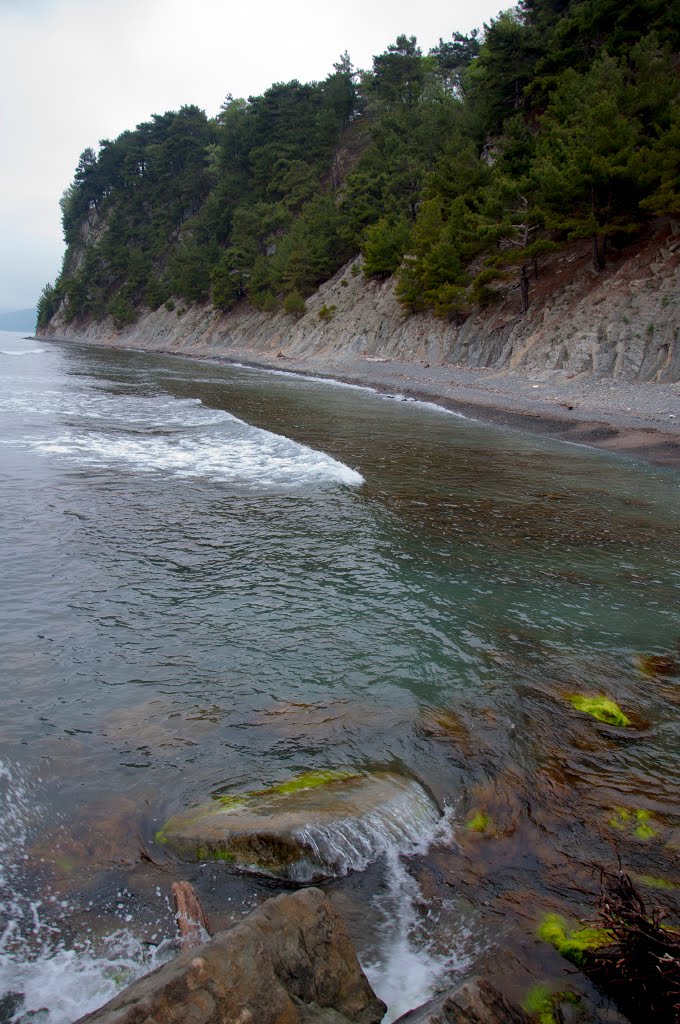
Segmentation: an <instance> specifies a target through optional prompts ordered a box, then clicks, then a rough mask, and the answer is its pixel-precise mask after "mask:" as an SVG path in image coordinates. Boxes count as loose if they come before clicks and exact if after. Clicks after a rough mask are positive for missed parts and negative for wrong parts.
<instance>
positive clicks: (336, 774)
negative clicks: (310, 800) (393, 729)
mask: <svg viewBox="0 0 680 1024" xmlns="http://www.w3.org/2000/svg"><path fill="white" fill-rule="evenodd" d="M357 777H358V776H357V773H356V772H347V771H337V770H333V769H321V770H319V771H316V772H305V774H304V775H296V776H295V778H294V779H289V780H288V782H281V783H279V785H278V786H271V787H270V788H269V789H264V790H262V792H261V793H257V794H254V795H256V796H262V795H263V794H265V793H278V794H280V795H281V796H286V795H287V794H288V793H298V792H299V791H300V790H303V789H318V788H319V786H327V785H328V783H329V782H344V781H345V780H346V779H356V778H357Z"/></svg>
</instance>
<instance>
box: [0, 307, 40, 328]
mask: <svg viewBox="0 0 680 1024" xmlns="http://www.w3.org/2000/svg"><path fill="white" fill-rule="evenodd" d="M36 319H37V313H36V311H35V309H16V310H14V312H12V313H0V331H31V332H32V331H34V330H35V321H36Z"/></svg>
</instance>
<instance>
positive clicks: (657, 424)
mask: <svg viewBox="0 0 680 1024" xmlns="http://www.w3.org/2000/svg"><path fill="white" fill-rule="evenodd" d="M168 354H170V353H168ZM208 358H211V359H212V361H215V362H218V363H222V364H224V365H229V364H234V363H240V364H241V365H243V366H249V367H251V368H253V369H259V370H265V371H267V370H269V371H271V370H278V371H284V372H286V373H291V374H295V375H299V376H314V377H319V378H321V379H327V380H336V381H339V382H340V383H345V384H354V385H357V386H359V387H367V388H373V389H374V390H376V391H380V392H383V393H387V392H389V393H390V394H403V395H404V396H406V397H407V398H411V399H414V400H416V401H424V402H432V403H434V404H435V405H440V406H442V407H443V408H445V409H448V410H450V411H451V412H457V413H461V414H463V415H465V416H467V417H470V418H473V419H477V420H480V421H481V422H485V423H490V424H493V425H495V426H499V427H507V428H510V429H512V430H522V431H526V432H528V433H533V434H539V435H542V436H544V437H549V438H552V439H554V440H558V441H565V442H568V443H571V444H578V445H584V446H586V447H589V448H597V449H601V450H603V451H607V452H610V453H613V454H618V455H622V456H628V457H631V458H635V459H640V460H642V461H645V462H649V463H651V464H652V465H656V466H663V467H666V468H671V469H680V385H678V384H665V385H658V384H637V383H628V382H626V383H622V384H613V383H611V381H609V380H604V381H592V380H589V381H584V380H577V379H569V378H567V377H566V376H565V375H564V374H560V373H558V372H552V371H544V372H543V373H541V374H538V375H536V374H535V375H532V376H531V377H527V376H524V375H521V374H518V373H516V372H509V371H498V370H494V369H484V370H470V369H467V368H466V369H462V368H460V367H457V366H453V365H450V364H444V365H443V366H437V367H432V366H427V364H423V363H402V362H396V361H392V360H371V359H366V358H362V359H356V360H353V361H352V362H351V363H350V362H348V361H343V362H338V363H337V364H335V366H334V367H333V366H329V364H328V362H327V361H326V360H312V359H310V360H305V361H304V362H302V361H300V360H297V359H289V358H288V357H285V356H283V357H274V359H271V360H264V359H263V358H262V354H261V353H252V352H251V353H243V354H242V355H241V354H240V355H237V354H236V353H233V354H232V353H230V354H229V355H215V356H212V357H208ZM475 377H477V378H478V381H479V382H478V381H476V380H475ZM538 377H541V378H543V379H542V380H541V382H540V383H538V384H537V383H536V379H537V378H538ZM447 378H448V379H447ZM480 378H481V379H480ZM482 381H483V382H484V383H482ZM488 385H491V386H488ZM652 389H659V390H657V391H656V392H654V391H653V390H652ZM534 390H536V391H537V392H538V394H536V395H533V394H531V392H533V391H534ZM555 391H559V395H555V394H552V392H555ZM605 391H606V392H607V394H606V395H604V394H603V392H605ZM547 392H551V394H550V395H548V394H547ZM650 393H651V395H652V396H653V401H652V402H651V403H646V408H645V409H644V410H643V409H642V408H641V404H642V400H643V399H644V398H648V396H649V395H650ZM629 402H630V403H632V404H625V403H629ZM650 404H651V406H652V408H651V409H650V408H649V405H650ZM605 405H606V407H604V406H605ZM636 405H637V407H636ZM666 410H668V411H666ZM664 427H665V429H663V428H664Z"/></svg>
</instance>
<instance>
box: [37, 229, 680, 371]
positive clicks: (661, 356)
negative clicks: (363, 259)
mask: <svg viewBox="0 0 680 1024" xmlns="http://www.w3.org/2000/svg"><path fill="white" fill-rule="evenodd" d="M590 255H591V253H590V245H589V243H587V242H580V243H573V244H572V245H571V246H570V247H569V248H567V249H563V250H562V251H560V252H558V253H555V254H553V255H551V256H547V257H543V258H542V259H541V261H540V263H539V265H538V266H537V268H536V271H535V272H534V271H532V272H531V275H530V292H529V300H530V306H529V310H528V312H527V313H525V314H523V313H521V301H520V296H519V289H518V288H516V287H512V283H511V284H510V287H509V288H508V291H507V292H506V295H505V297H504V298H503V299H502V300H501V301H499V302H498V303H497V304H495V305H493V306H490V307H487V308H485V309H478V310H476V311H475V312H473V314H472V315H471V316H469V317H468V318H467V319H466V320H465V321H464V322H463V323H462V324H460V325H457V324H455V323H453V322H451V321H448V320H438V319H436V318H434V317H433V316H431V315H429V314H417V315H413V316H407V315H405V314H404V312H403V310H402V309H401V307H400V306H399V304H398V303H397V301H396V299H395V296H394V287H393V283H392V281H391V280H388V281H386V282H384V283H376V282H373V281H369V282H367V281H365V280H364V278H363V276H362V274H361V273H360V272H359V267H360V261H359V260H355V261H354V262H352V263H350V264H348V265H347V266H346V267H344V268H343V269H342V270H341V271H340V272H339V273H338V274H336V275H335V277H334V278H332V279H331V280H330V281H328V282H326V283H325V284H324V285H322V286H321V287H320V288H319V290H318V291H317V292H316V293H315V294H314V295H313V296H312V297H311V298H310V299H308V300H307V303H306V311H305V313H304V315H303V316H301V317H300V318H299V319H294V318H293V317H291V316H288V315H286V314H284V313H276V314H268V313H264V312H261V311H258V310H254V309H252V308H251V307H249V306H248V305H246V304H245V303H243V304H241V305H239V306H237V307H236V308H235V309H233V310H231V311H230V312H229V313H227V314H220V313H218V312H217V311H216V310H214V309H212V308H211V307H209V306H205V305H196V306H191V307H189V308H185V307H182V306H178V307H176V308H173V309H168V308H166V307H161V308H160V309H158V310H156V311H155V312H147V313H145V314H143V315H142V316H141V317H140V318H139V320H138V321H137V322H136V323H135V324H133V325H131V326H129V327H125V328H123V329H117V328H116V327H115V325H114V324H113V322H112V321H110V320H106V321H102V322H73V323H71V324H67V323H65V322H64V319H63V316H62V315H61V311H58V312H57V313H56V315H55V316H54V317H53V318H52V320H51V322H50V324H49V326H48V327H47V328H46V329H44V330H43V331H42V332H41V333H42V335H43V336H46V337H58V338H80V339H83V340H91V341H97V342H103V343H107V342H108V343H111V344H116V345H124V346H130V347H135V348H140V349H147V350H152V351H164V352H175V353H178V354H186V355H192V356H215V355H226V356H229V355H232V356H234V357H237V356H239V355H241V356H242V355H244V354H245V353H248V354H251V355H252V356H253V357H257V355H258V354H261V355H262V356H263V357H268V358H271V357H272V356H275V355H277V354H278V353H282V354H283V355H285V356H288V357H290V358H294V359H295V360H296V361H298V362H299V361H301V360H304V359H306V358H311V357H314V358H315V359H316V360H317V361H318V360H322V361H323V362H324V363H327V364H328V367H329V369H332V367H333V366H334V365H340V364H341V363H342V362H343V360H345V359H346V358H347V357H348V356H357V355H360V354H362V353H363V354H367V355H369V356H374V357H377V358H387V359H405V360H418V359H420V360H428V361H432V362H445V363H451V364H456V365H458V366H466V367H497V368H507V369H512V370H520V371H522V370H526V371H527V372H531V371H535V370H562V371H564V373H565V374H569V375H577V374H584V375H589V376H590V375H592V376H595V377H611V378H614V379H619V380H629V381H658V382H671V381H678V380H680V315H679V310H680V287H679V285H680V223H678V222H676V221H671V220H665V221H662V222H659V223H657V224H656V225H655V229H654V230H653V231H650V232H649V233H648V235H647V236H646V237H644V238H643V239H641V240H639V241H638V242H636V243H635V244H634V245H632V246H630V247H629V248H627V249H622V250H620V251H618V252H616V253H613V254H612V255H611V257H610V260H609V262H608V265H607V267H606V268H605V270H604V271H603V272H601V273H596V272H595V271H594V270H593V269H592V266H591V262H590Z"/></svg>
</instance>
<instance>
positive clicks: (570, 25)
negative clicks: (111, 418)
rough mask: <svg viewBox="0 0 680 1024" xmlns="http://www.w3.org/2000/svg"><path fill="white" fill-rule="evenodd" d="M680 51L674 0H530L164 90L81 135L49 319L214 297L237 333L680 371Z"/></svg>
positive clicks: (138, 321) (116, 313)
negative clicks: (90, 144)
mask: <svg viewBox="0 0 680 1024" xmlns="http://www.w3.org/2000/svg"><path fill="white" fill-rule="evenodd" d="M642 25H644V26H645V33H644V35H643V34H641V32H640V30H639V26H642ZM679 50H680V33H679V30H678V24H677V20H676V19H673V17H672V12H671V11H670V9H669V7H668V5H664V4H662V3H660V2H657V0H632V2H631V3H630V4H629V5H628V6H626V7H623V8H622V7H621V6H620V5H615V4H614V3H613V2H612V0H586V2H583V3H569V2H566V3H565V2H564V0H523V2H522V3H521V4H520V6H519V7H518V8H516V9H514V10H513V11H509V12H504V13H502V14H501V15H499V16H498V18H497V19H495V20H494V21H492V22H491V24H490V25H487V26H485V27H484V31H483V33H478V32H473V33H471V34H470V35H468V36H464V35H461V34H460V33H457V32H454V33H453V34H452V35H450V36H449V39H448V41H444V40H443V39H442V40H440V43H439V45H438V46H437V47H435V48H433V49H432V50H431V51H430V52H429V54H423V53H422V51H421V49H420V48H419V47H418V45H417V41H416V40H415V38H413V37H407V36H400V37H399V38H398V39H397V41H396V42H395V43H394V44H391V45H390V46H388V47H387V49H386V51H385V52H384V53H383V54H380V55H378V56H376V57H375V58H374V60H373V67H372V69H371V70H370V71H367V72H359V71H355V69H354V68H353V66H352V63H351V60H350V58H349V56H348V55H347V54H344V55H343V56H342V57H341V58H340V60H339V62H338V63H337V64H336V65H334V68H333V70H332V72H331V74H330V75H329V76H328V77H327V78H326V79H325V80H324V81H323V82H316V83H308V84H301V83H299V82H297V81H293V82H289V83H286V84H282V83H279V84H276V85H273V86H272V87H271V88H270V89H269V90H267V92H265V93H264V95H263V96H259V97H249V98H248V99H247V100H245V99H234V98H233V97H232V96H231V95H229V96H228V97H227V100H226V101H225V103H224V104H223V106H222V109H221V111H220V113H219V114H218V116H217V117H216V118H214V119H209V118H207V117H206V116H205V114H204V113H203V112H202V111H200V110H199V109H198V108H196V107H183V108H182V109H181V110H180V111H179V112H169V113H166V114H163V115H154V116H153V118H152V119H151V121H149V122H147V123H144V124H141V125H139V126H138V127H137V128H136V129H135V130H134V131H129V132H125V133H123V135H122V136H120V137H119V138H118V139H116V140H115V141H113V142H111V141H108V140H105V141H104V142H102V143H101V146H100V149H99V152H98V153H97V154H95V153H94V152H93V151H92V150H86V151H85V152H84V153H83V154H82V155H81V158H80V162H79V164H78V167H77V170H76V174H75V178H74V182H73V184H72V185H71V187H70V188H69V189H68V190H67V192H66V193H65V195H64V198H63V200H62V212H63V223H64V232H65V238H66V242H67V251H66V255H65V259H64V266H63V270H62V273H61V275H60V277H59V279H58V280H57V282H56V283H55V285H54V287H52V286H47V287H46V288H45V291H44V293H43V296H42V297H41V301H40V306H39V327H40V329H41V331H46V332H47V333H52V334H64V333H69V334H78V335H82V334H89V335H93V334H94V335H98V336H101V335H103V334H108V335H111V334H112V333H113V334H115V333H117V332H121V331H122V332H126V333H127V331H128V330H129V328H130V327H131V326H132V325H137V327H139V328H144V330H147V328H146V327H145V326H144V325H147V324H149V323H151V322H152V320H151V319H150V314H154V313H155V317H153V318H152V319H153V322H157V323H158V324H163V325H165V329H166V330H167V325H168V323H171V324H172V325H173V329H172V333H173V334H174V333H176V332H175V325H177V329H178V330H179V331H180V332H181V331H182V330H188V324H189V319H187V315H186V313H185V311H186V310H189V309H191V310H195V311H196V316H198V319H199V320H200V323H201V324H203V327H201V329H200V330H201V331H202V332H203V333H205V332H207V335H210V336H212V335H213V334H214V333H215V332H219V331H222V332H223V335H222V343H223V344H224V345H226V346H227V347H229V345H230V344H231V342H230V341H229V338H230V337H231V334H232V332H233V331H235V330H239V331H240V330H243V331H246V332H250V333H251V334H252V332H253V331H255V333H256V334H257V332H258V331H259V332H260V333H261V334H262V340H261V342H260V341H258V342H257V343H256V345H259V344H265V343H266V344H269V343H270V342H271V339H272V338H278V339H279V341H278V342H276V343H280V344H281V345H282V346H290V347H292V349H293V350H295V351H297V349H299V348H300V346H302V348H303V349H305V350H306V351H311V350H314V351H315V352H319V353H321V352H323V351H329V350H332V349H334V348H337V347H338V346H348V345H349V346H354V347H355V348H356V346H361V347H362V348H364V349H366V350H375V351H378V350H379V351H380V352H383V351H389V352H390V353H393V352H395V351H397V350H399V352H401V353H409V354H411V355H414V356H415V355H416V354H417V353H421V352H423V351H427V352H433V351H436V353H437V358H439V357H441V358H443V359H453V360H455V361H457V362H460V363H463V364H469V365H491V364H504V363H507V364H509V365H534V364H536V365H538V364H541V365H544V366H547V367H552V368H568V369H570V370H573V372H579V373H580V372H591V371H595V372H599V373H611V374H615V375H616V374H618V375H621V374H623V375H625V376H632V377H639V378H641V379H655V378H656V377H659V376H660V377H661V378H662V379H678V373H680V370H679V369H678V357H677V352H676V349H677V344H678V338H677V307H676V305H675V303H676V301H677V300H676V295H677V288H675V287H674V284H673V282H674V275H675V274H676V272H677V265H676V263H677V261H676V259H675V255H674V254H675V253H676V251H677V250H676V247H675V239H676V234H677V233H676V229H675V226H674V224H673V222H672V217H673V216H674V215H677V214H679V213H680V102H679V84H678V83H679V78H678V51H679ZM669 246H670V248H669ZM659 252H667V253H668V256H667V258H666V257H662V258H661V259H660V263H659V259H658V258H657V256H658V253H659ZM629 261H630V262H629ZM645 261H647V262H645ZM628 262H629V267H628V269H625V268H624V264H626V263H628ZM657 263H659V265H660V267H661V269H660V270H659V271H658V272H657V271H655V270H653V266H655V265H656V264H657ZM587 264H589V265H590V269H588V270H586V265H587ZM343 267H346V268H347V269H346V271H343V270H342V268H343ZM612 275H613V276H612ZM336 278H337V281H336V283H337V288H336V287H335V285H334V284H333V282H334V281H335V280H336ZM612 280H613V281H616V282H617V284H616V287H615V288H614V289H613V290H612V289H611V288H610V284H609V283H608V284H605V282H611V281H612ZM643 280H644V282H645V284H644V287H642V286H641V287H638V286H637V285H636V284H635V282H641V281H643ZM623 282H626V284H625V285H624V283H623ZM598 296H599V299H598V303H604V306H603V307H602V308H601V309H599V310H598V311H595V310H594V308H590V307H591V306H592V307H594V305H595V304H596V297H598ZM178 314H179V316H178ZM603 314H606V315H603ZM196 316H193V318H192V322H193V321H194V320H196ZM376 317H377V318H379V321H380V322H379V323H376ZM173 318H175V319H173ZM362 339H363V340H362Z"/></svg>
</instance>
